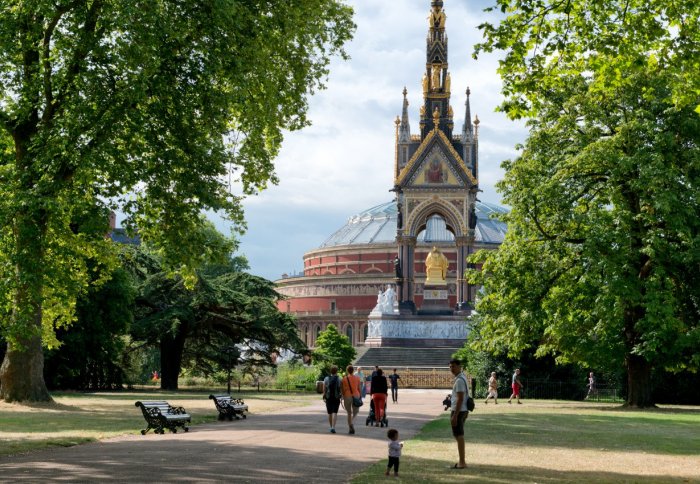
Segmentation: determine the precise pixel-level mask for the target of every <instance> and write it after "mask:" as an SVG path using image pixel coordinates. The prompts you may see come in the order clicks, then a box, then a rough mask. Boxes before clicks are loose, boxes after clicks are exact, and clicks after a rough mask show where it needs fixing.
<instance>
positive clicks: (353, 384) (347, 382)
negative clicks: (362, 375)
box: [341, 365, 362, 434]
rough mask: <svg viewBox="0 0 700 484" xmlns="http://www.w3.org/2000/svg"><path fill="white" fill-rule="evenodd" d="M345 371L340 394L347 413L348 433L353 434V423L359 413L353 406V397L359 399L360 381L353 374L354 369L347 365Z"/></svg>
mask: <svg viewBox="0 0 700 484" xmlns="http://www.w3.org/2000/svg"><path fill="white" fill-rule="evenodd" d="M345 371H346V372H347V373H346V375H345V377H344V378H343V381H342V383H341V393H342V394H343V406H344V407H345V411H346V412H347V413H348V433H350V434H354V433H355V426H354V425H353V422H354V421H355V417H357V413H358V412H359V411H360V407H356V406H355V405H353V397H356V398H360V395H361V394H362V391H361V390H360V379H359V378H358V377H357V376H356V375H355V374H354V373H355V368H354V367H353V366H352V365H348V366H347V368H345Z"/></svg>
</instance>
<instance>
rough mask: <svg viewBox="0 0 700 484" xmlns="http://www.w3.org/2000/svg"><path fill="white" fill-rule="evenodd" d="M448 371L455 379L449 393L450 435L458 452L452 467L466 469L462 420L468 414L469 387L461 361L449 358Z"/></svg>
mask: <svg viewBox="0 0 700 484" xmlns="http://www.w3.org/2000/svg"><path fill="white" fill-rule="evenodd" d="M450 372H451V373H452V375H454V377H455V379H454V381H453V383H452V395H451V398H450V400H451V405H452V406H451V410H452V412H451V415H450V424H451V425H452V435H453V436H454V438H455V440H456V441H457V452H458V454H459V462H457V463H456V464H455V465H453V466H452V469H466V467H467V461H466V460H465V457H464V421H465V420H466V419H467V416H468V415H469V411H468V410H467V399H468V398H469V388H468V385H467V377H466V375H465V374H464V373H462V362H461V361H459V360H450Z"/></svg>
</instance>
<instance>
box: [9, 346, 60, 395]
mask: <svg viewBox="0 0 700 484" xmlns="http://www.w3.org/2000/svg"><path fill="white" fill-rule="evenodd" d="M25 344H26V347H25V348H23V350H22V351H20V350H16V349H13V348H12V345H8V349H7V353H6V354H5V359H4V360H3V362H2V367H0V397H2V398H3V399H4V400H5V401H6V402H8V403H9V402H24V401H30V402H50V401H52V399H51V395H50V394H49V391H48V389H47V388H46V383H44V353H43V351H42V348H41V336H36V337H34V338H32V340H31V341H29V342H26V343H25Z"/></svg>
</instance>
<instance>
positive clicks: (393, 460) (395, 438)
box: [384, 429, 403, 477]
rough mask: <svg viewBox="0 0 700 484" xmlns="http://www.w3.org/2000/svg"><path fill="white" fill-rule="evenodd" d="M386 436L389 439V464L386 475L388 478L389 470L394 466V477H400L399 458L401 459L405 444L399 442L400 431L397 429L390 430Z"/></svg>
mask: <svg viewBox="0 0 700 484" xmlns="http://www.w3.org/2000/svg"><path fill="white" fill-rule="evenodd" d="M386 436H387V437H388V438H389V464H388V465H387V466H386V472H385V473H384V475H385V476H388V475H389V470H390V469H391V467H392V466H393V467H394V477H399V457H401V448H402V447H403V442H399V431H398V430H396V429H389V431H388V432H387V433H386Z"/></svg>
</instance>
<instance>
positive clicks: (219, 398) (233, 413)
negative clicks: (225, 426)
mask: <svg viewBox="0 0 700 484" xmlns="http://www.w3.org/2000/svg"><path fill="white" fill-rule="evenodd" d="M209 398H210V399H211V400H214V405H216V409H217V410H218V411H219V420H224V419H229V420H233V419H234V418H235V419H236V420H238V419H240V418H246V414H245V412H247V411H248V405H246V404H245V403H244V402H243V400H241V399H240V398H233V397H231V395H209Z"/></svg>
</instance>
